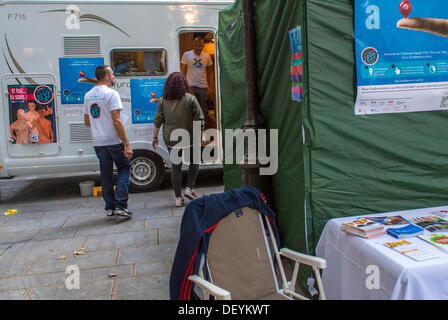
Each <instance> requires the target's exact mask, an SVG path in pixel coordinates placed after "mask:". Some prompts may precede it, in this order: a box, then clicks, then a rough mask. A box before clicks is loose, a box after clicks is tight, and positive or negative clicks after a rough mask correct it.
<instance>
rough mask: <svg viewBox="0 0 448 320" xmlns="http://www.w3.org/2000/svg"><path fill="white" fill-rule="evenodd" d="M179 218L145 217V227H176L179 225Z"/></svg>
mask: <svg viewBox="0 0 448 320" xmlns="http://www.w3.org/2000/svg"><path fill="white" fill-rule="evenodd" d="M181 220H182V219H181V218H179V217H170V218H148V219H146V229H159V228H176V227H180V223H181Z"/></svg>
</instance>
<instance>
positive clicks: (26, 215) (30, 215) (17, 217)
mask: <svg viewBox="0 0 448 320" xmlns="http://www.w3.org/2000/svg"><path fill="white" fill-rule="evenodd" d="M9 209H14V210H17V213H16V214H11V215H6V216H5V212H6V211H8V210H9ZM9 209H6V210H0V221H1V222H2V224H3V223H7V222H11V221H21V220H28V219H40V218H42V217H43V216H44V213H43V212H40V211H39V212H37V211H27V210H23V209H20V208H15V207H11V208H9Z"/></svg>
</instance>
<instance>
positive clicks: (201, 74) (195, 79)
mask: <svg viewBox="0 0 448 320" xmlns="http://www.w3.org/2000/svg"><path fill="white" fill-rule="evenodd" d="M202 49H204V40H203V39H202V38H201V37H196V38H194V41H193V50H190V51H187V52H185V53H184V54H183V56H182V59H181V61H180V71H181V72H182V73H183V74H184V75H185V76H186V77H187V82H188V85H189V86H190V87H191V89H192V90H193V94H194V95H195V96H196V98H197V99H198V102H199V105H200V106H201V109H202V113H203V114H204V115H205V114H206V105H207V98H208V95H209V93H210V94H211V93H212V91H210V92H209V90H208V86H209V83H211V77H212V75H213V62H212V59H211V57H210V55H209V54H208V53H206V52H204V51H202Z"/></svg>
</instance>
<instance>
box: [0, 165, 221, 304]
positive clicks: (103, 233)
mask: <svg viewBox="0 0 448 320" xmlns="http://www.w3.org/2000/svg"><path fill="white" fill-rule="evenodd" d="M85 180H95V181H96V185H100V183H99V181H100V177H99V175H98V174H93V175H92V174H90V173H89V174H85V175H73V174H72V175H70V176H65V177H63V176H62V175H53V176H44V177H28V178H13V179H6V180H0V193H1V202H0V300H6V299H14V300H22V299H24V300H56V299H65V300H79V299H88V300H95V299H99V300H109V299H111V300H124V299H137V300H140V299H150V300H160V299H169V289H168V285H169V276H170V270H171V266H172V262H173V258H174V254H175V251H176V248H177V241H178V236H179V228H180V223H181V219H182V215H183V211H184V208H176V207H174V200H173V197H174V193H173V191H172V189H171V183H170V179H169V175H168V174H167V175H166V177H165V180H164V182H163V184H162V186H161V188H160V190H158V191H155V192H146V193H131V194H130V200H129V209H130V210H131V211H132V212H133V214H134V217H133V218H132V219H126V218H123V217H116V218H115V220H113V221H107V220H106V212H105V211H104V202H103V199H102V197H81V196H80V191H79V186H78V183H79V182H81V181H85ZM196 190H197V193H198V194H199V195H200V196H202V195H205V194H211V193H219V192H223V190H224V187H223V182H222V172H220V171H203V172H201V173H200V175H199V177H198V183H197V188H196ZM187 201H188V200H187ZM10 209H15V210H17V213H15V214H9V215H4V213H5V212H7V211H8V210H10ZM69 266H77V267H78V268H79V289H76V288H73V289H71V290H69V289H67V285H66V283H67V282H69V283H70V284H72V286H73V284H75V282H74V281H71V280H72V278H70V281H66V279H67V278H68V277H73V276H74V275H75V273H73V272H72V271H70V270H71V269H67V267H69ZM69 268H70V267H69ZM67 270H69V272H68V273H66V271H67Z"/></svg>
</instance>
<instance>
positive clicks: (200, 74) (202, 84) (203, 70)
mask: <svg viewBox="0 0 448 320" xmlns="http://www.w3.org/2000/svg"><path fill="white" fill-rule="evenodd" d="M180 63H182V64H185V65H187V82H188V85H189V86H190V87H199V88H207V87H208V84H207V67H209V66H212V65H213V62H212V58H210V55H209V54H208V53H206V52H204V51H202V52H201V54H200V55H199V56H197V55H196V54H195V53H194V50H190V51H187V52H185V53H184V54H183V56H182V60H181V61H180Z"/></svg>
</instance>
